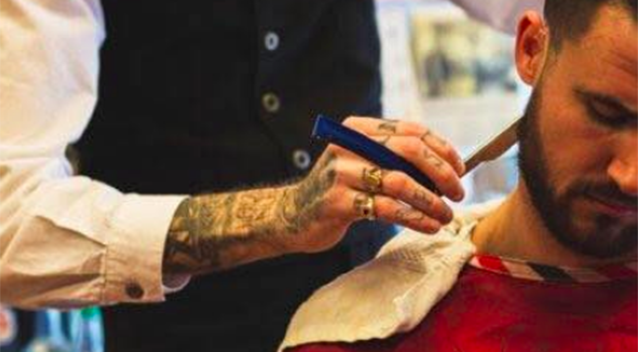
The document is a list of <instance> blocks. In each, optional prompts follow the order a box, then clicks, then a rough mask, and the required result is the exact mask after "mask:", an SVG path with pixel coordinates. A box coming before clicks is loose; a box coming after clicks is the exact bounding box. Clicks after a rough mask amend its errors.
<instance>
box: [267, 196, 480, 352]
mask: <svg viewBox="0 0 638 352" xmlns="http://www.w3.org/2000/svg"><path fill="white" fill-rule="evenodd" d="M491 208H492V206H491V205H489V206H485V205H482V206H479V207H471V208H467V209H464V210H461V211H458V212H457V215H456V216H455V219H454V221H452V223H451V224H449V225H447V226H446V227H444V228H443V229H442V230H441V231H440V232H439V233H438V234H436V235H425V234H421V233H418V232H415V231H412V230H405V231H403V232H402V233H401V234H399V235H397V236H396V237H395V238H394V239H393V240H392V241H390V242H389V243H388V244H386V245H385V246H384V247H383V248H382V249H381V251H380V252H379V254H378V255H377V257H376V258H375V259H374V260H372V261H370V262H369V263H367V264H364V265H361V266H359V267H357V268H355V269H354V270H352V271H350V272H348V273H346V274H344V275H341V276H340V277H338V278H337V279H336V280H334V281H333V282H331V283H330V284H328V285H326V286H324V287H322V288H320V289H319V290H317V291H316V292H315V293H314V294H313V295H312V296H311V297H310V298H309V299H308V300H307V301H306V302H305V303H304V304H303V305H302V306H301V307H300V308H299V310H298V311H297V313H296V314H295V316H294V317H293V319H292V321H291V323H290V325H289V327H288V331H287V333H286V337H285V339H284V341H283V343H282V345H281V346H280V350H283V349H285V348H290V347H295V346H300V345H306V344H314V343H337V342H342V343H343V342H345V343H351V342H355V341H363V340H370V339H383V338H387V337H389V336H392V335H394V334H396V333H399V332H405V331H409V330H411V329H412V328H413V327H415V326H416V325H417V324H418V323H419V322H420V321H421V320H422V319H423V318H424V317H425V315H426V314H427V313H428V312H429V310H430V309H431V308H432V307H433V306H434V305H435V304H436V303H437V302H438V301H439V300H440V299H441V298H442V297H443V296H444V295H445V294H446V293H447V292H448V291H449V290H450V288H451V287H452V286H453V284H454V283H455V281H456V278H457V276H458V273H459V271H460V270H461V268H462V267H463V266H464V265H465V263H466V262H467V261H468V260H469V259H470V257H471V256H472V255H473V254H474V251H475V247H474V245H473V244H472V242H471V241H470V238H469V237H470V231H471V228H472V227H473V225H474V224H475V223H476V222H477V221H478V219H480V218H481V217H482V216H483V215H484V214H485V213H486V212H487V211H488V210H489V209H491ZM321 346H323V347H321ZM346 347H347V345H338V344H337V345H312V346H310V347H307V348H311V349H310V350H303V349H302V351H304V352H316V351H321V352H329V351H330V352H332V351H350V350H348V349H347V348H346ZM313 348H319V349H313ZM326 348H327V349H326ZM331 348H332V349H331ZM339 348H341V349H339ZM344 348H346V349H344Z"/></svg>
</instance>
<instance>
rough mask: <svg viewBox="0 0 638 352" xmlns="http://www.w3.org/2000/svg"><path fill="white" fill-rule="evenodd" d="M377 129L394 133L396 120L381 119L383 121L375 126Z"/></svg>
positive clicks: (395, 131)
mask: <svg viewBox="0 0 638 352" xmlns="http://www.w3.org/2000/svg"><path fill="white" fill-rule="evenodd" d="M377 130H378V131H379V132H385V133H391V134H396V133H397V122H396V121H390V120H386V121H383V122H381V123H380V124H379V126H377Z"/></svg>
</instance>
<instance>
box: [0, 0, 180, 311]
mask: <svg viewBox="0 0 638 352" xmlns="http://www.w3.org/2000/svg"><path fill="white" fill-rule="evenodd" d="M103 39H104V23H103V19H102V13H101V8H100V4H99V2H98V1H97V0H74V1H67V0H62V1H49V0H2V1H0V267H1V270H0V299H1V300H2V303H6V304H9V305H15V306H21V307H38V306H71V305H93V304H112V303H117V302H154V301H161V300H163V299H164V294H165V291H166V288H165V287H164V285H163V283H169V282H170V280H168V279H169V278H167V277H163V275H162V270H161V267H162V256H163V252H164V244H165V240H166V230H167V228H168V227H169V224H170V221H171V219H172V216H173V214H174V212H175V210H176V209H177V207H178V205H179V203H180V202H181V201H182V200H183V199H184V197H183V196H140V195H136V194H122V193H121V192H119V191H117V190H115V189H113V188H112V187H109V186H108V185H105V184H103V183H100V182H97V181H94V180H91V179H89V178H86V177H80V176H72V172H71V167H70V165H69V163H68V161H67V160H66V159H65V156H64V155H65V149H66V146H67V145H68V144H69V143H71V142H73V141H75V140H77V139H78V138H79V136H80V135H81V134H82V132H83V130H84V128H85V126H86V125H87V123H88V121H89V119H90V116H91V114H92V111H93V108H94V105H95V101H96V98H97V79H98V50H99V46H100V44H101V42H102V41H103Z"/></svg>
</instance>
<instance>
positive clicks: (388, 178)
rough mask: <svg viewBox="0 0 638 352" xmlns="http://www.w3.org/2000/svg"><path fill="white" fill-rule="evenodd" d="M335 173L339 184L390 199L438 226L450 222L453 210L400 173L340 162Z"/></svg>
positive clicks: (355, 162) (366, 164)
mask: <svg viewBox="0 0 638 352" xmlns="http://www.w3.org/2000/svg"><path fill="white" fill-rule="evenodd" d="M336 169H337V174H338V175H340V176H339V177H340V179H341V181H342V182H343V183H344V184H345V185H346V186H347V187H349V188H352V189H356V190H359V191H364V192H367V193H376V194H382V195H384V196H387V197H390V198H393V199H395V200H398V201H399V202H402V203H405V204H407V205H409V206H411V207H413V208H415V209H417V210H419V211H421V212H423V213H425V214H427V215H428V216H429V217H432V218H434V219H436V220H438V221H439V222H440V223H444V224H446V223H449V222H450V221H452V209H451V208H450V206H449V205H448V204H446V203H445V202H444V201H443V199H441V197H439V196H437V195H436V194H434V193H433V192H432V191H430V190H428V189H427V188H425V187H423V186H421V185H420V184H418V183H417V182H416V181H415V180H414V179H412V178H411V177H410V176H408V175H406V174H404V173H402V172H399V171H388V170H382V169H380V168H378V167H377V166H375V165H373V164H371V163H368V162H365V161H358V160H351V161H348V162H343V161H342V162H340V163H339V164H338V165H337V166H336ZM371 175H372V176H371ZM377 181H378V182H377Z"/></svg>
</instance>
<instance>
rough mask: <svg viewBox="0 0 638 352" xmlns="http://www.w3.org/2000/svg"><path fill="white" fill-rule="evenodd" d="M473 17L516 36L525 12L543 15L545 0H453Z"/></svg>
mask: <svg viewBox="0 0 638 352" xmlns="http://www.w3.org/2000/svg"><path fill="white" fill-rule="evenodd" d="M452 2H453V3H455V4H457V5H458V6H460V7H462V8H463V9H464V10H465V12H467V14H468V15H470V16H471V17H474V18H476V19H477V20H479V21H481V22H484V23H486V24H488V25H490V26H492V27H494V28H496V29H498V30H500V31H503V32H506V33H509V34H515V33H516V25H517V23H518V19H519V17H520V15H521V14H522V13H523V12H524V11H525V10H534V11H537V12H539V13H543V6H544V5H545V0H452Z"/></svg>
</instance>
